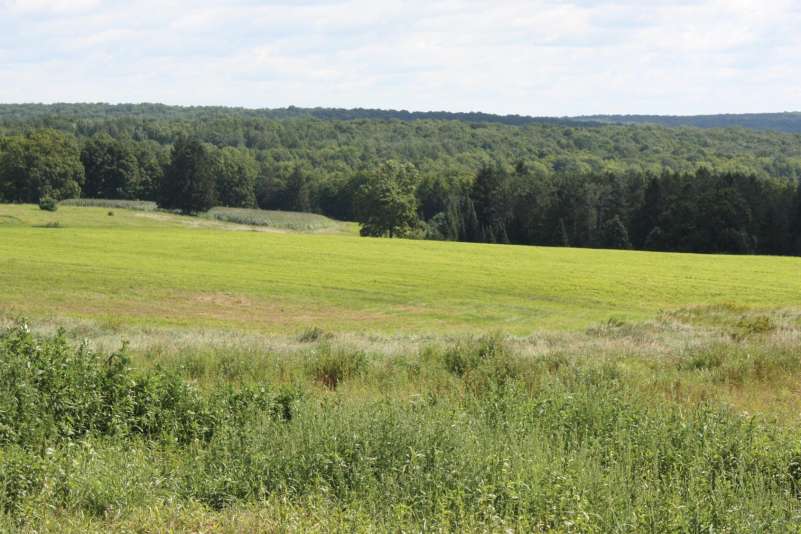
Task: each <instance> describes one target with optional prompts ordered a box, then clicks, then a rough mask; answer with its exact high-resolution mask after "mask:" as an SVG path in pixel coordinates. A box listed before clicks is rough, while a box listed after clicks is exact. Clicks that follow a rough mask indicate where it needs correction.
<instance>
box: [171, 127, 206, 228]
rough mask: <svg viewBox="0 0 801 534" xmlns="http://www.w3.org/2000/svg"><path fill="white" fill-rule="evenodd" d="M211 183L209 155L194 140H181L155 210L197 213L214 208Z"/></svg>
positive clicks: (182, 138) (175, 150)
mask: <svg viewBox="0 0 801 534" xmlns="http://www.w3.org/2000/svg"><path fill="white" fill-rule="evenodd" d="M215 186H216V184H215V179H214V174H213V166H212V162H211V160H210V157H209V151H208V149H207V148H206V146H204V145H203V143H201V142H200V141H199V140H198V139H196V138H190V137H181V138H179V139H178V141H176V143H175V145H174V146H173V149H172V161H171V162H170V166H169V167H168V168H167V172H166V173H165V176H164V180H163V183H162V187H161V194H160V197H159V202H158V203H159V206H161V207H162V208H167V209H178V210H180V211H181V212H182V213H200V212H203V211H207V210H209V209H210V208H212V207H213V206H214V204H215V200H216V199H215V196H216V195H215Z"/></svg>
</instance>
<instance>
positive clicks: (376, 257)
mask: <svg viewBox="0 0 801 534" xmlns="http://www.w3.org/2000/svg"><path fill="white" fill-rule="evenodd" d="M113 213H114V215H113V216H109V215H108V210H107V209H102V208H78V207H62V208H61V209H59V211H57V212H55V213H46V212H43V211H40V210H38V209H37V208H36V207H34V206H8V205H5V206H0V232H2V240H0V285H2V287H3V292H2V294H0V308H2V310H3V311H4V312H6V314H25V315H28V316H31V317H43V316H54V315H55V316H64V317H74V318H85V319H94V320H99V321H110V322H114V321H119V322H122V323H125V324H133V325H143V326H167V327H173V326H180V325H184V326H205V327H233V328H245V329H256V330H260V331H265V332H283V333H288V332H293V331H298V330H300V329H303V328H306V327H312V326H319V327H321V328H323V329H328V330H337V331H365V330H369V331H375V332H383V333H387V332H398V333H437V332H443V331H448V332H478V331H490V330H496V329H501V330H503V331H506V332H510V333H515V334H528V333H531V332H534V331H539V330H552V329H568V330H570V329H580V328H586V327H589V326H592V325H594V324H596V323H598V322H600V321H605V320H608V319H610V318H615V319H620V320H627V321H632V320H645V319H652V318H654V317H655V316H656V315H657V314H658V313H659V312H660V311H670V310H675V309H679V308H685V307H688V306H694V305H710V304H725V303H736V304H737V305H739V306H745V307H750V308H777V307H783V306H793V305H798V304H799V295H801V260H799V259H796V258H768V257H735V256H730V257H727V256H704V255H686V254H654V253H647V252H620V251H604V250H578V249H560V248H539V247H515V246H491V245H475V244H467V243H440V242H424V241H397V240H395V241H392V240H381V239H365V238H359V237H352V236H340V235H301V234H298V233H286V232H255V231H242V230H247V229H249V228H250V227H247V226H243V225H233V224H227V223H222V222H219V221H213V220H207V219H202V218H190V217H179V216H174V215H169V214H163V213H148V212H136V211H128V210H116V211H114V212H113ZM56 223H57V224H58V227H52V226H55V225H56Z"/></svg>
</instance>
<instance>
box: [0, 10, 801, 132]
mask: <svg viewBox="0 0 801 534" xmlns="http://www.w3.org/2000/svg"><path fill="white" fill-rule="evenodd" d="M0 102H3V103H19V102H45V103H50V102H112V103H117V102H162V103H166V104H180V105H226V106H242V107H251V108H263V107H268V108H275V107H285V106H289V105H295V106H302V107H314V106H321V107H344V108H352V107H364V108H383V109H407V110H415V111H431V110H445V111H483V112H488V113H502V114H507V113H508V114H521V115H537V116H567V115H586V114H641V113H644V114H679V115H687V114H707V113H749V112H776V111H796V110H801V1H799V0H696V1H691V0H665V1H660V0H573V1H556V0H527V1H523V0H487V1H479V0H405V1H401V0H372V1H371V0H298V1H294V2H290V1H276V0H266V1H256V0H232V1H227V2H223V1H210V0H191V1H190V0H141V1H136V0H134V1H127V2H124V1H120V0H0Z"/></svg>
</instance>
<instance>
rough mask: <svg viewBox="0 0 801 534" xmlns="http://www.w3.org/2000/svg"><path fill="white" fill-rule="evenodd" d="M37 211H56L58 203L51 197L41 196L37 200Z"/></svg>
mask: <svg viewBox="0 0 801 534" xmlns="http://www.w3.org/2000/svg"><path fill="white" fill-rule="evenodd" d="M39 209H40V210H44V211H56V210H57V209H58V202H56V200H55V199H54V198H53V197H51V196H47V195H45V196H43V197H42V198H40V199H39Z"/></svg>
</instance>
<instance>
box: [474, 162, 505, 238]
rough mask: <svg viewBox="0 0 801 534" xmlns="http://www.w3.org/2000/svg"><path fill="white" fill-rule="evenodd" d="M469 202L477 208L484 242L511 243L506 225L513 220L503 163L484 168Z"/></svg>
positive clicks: (477, 178) (484, 166)
mask: <svg viewBox="0 0 801 534" xmlns="http://www.w3.org/2000/svg"><path fill="white" fill-rule="evenodd" d="M470 198H471V200H472V201H473V205H474V206H475V210H476V216H477V217H478V223H479V226H480V228H481V230H480V232H481V236H482V239H481V240H482V241H487V242H491V243H494V242H501V243H506V242H508V241H509V239H508V236H507V232H506V224H507V222H508V221H509V219H511V217H512V203H511V197H510V191H509V173H508V172H507V171H506V169H505V168H504V167H503V166H502V165H501V164H500V163H494V164H485V165H483V166H482V167H481V169H480V170H479V171H478V174H477V175H476V180H475V182H474V183H473V188H472V189H471V191H470Z"/></svg>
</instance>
